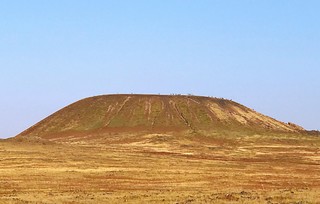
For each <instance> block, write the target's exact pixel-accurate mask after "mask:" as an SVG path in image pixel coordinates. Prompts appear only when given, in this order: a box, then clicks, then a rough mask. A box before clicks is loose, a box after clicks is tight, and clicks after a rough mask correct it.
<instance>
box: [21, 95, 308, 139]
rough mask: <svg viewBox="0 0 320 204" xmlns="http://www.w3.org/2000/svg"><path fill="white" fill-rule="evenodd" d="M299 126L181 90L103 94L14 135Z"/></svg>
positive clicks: (294, 128)
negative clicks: (180, 93) (171, 93)
mask: <svg viewBox="0 0 320 204" xmlns="http://www.w3.org/2000/svg"><path fill="white" fill-rule="evenodd" d="M229 129H230V130H231V129H232V130H242V129H250V130H257V131H283V132H298V131H302V130H303V129H302V128H300V127H298V126H295V125H292V124H287V123H283V122H280V121H277V120H275V119H272V118H270V117H268V116H265V115H262V114H260V113H258V112H255V111H254V110H252V109H249V108H247V107H245V106H243V105H241V104H238V103H236V102H233V101H230V100H225V99H218V98H210V97H200V96H183V95H103V96H96V97H90V98H86V99H83V100H80V101H78V102H75V103H73V104H71V105H69V106H67V107H65V108H63V109H61V110H59V111H58V112H56V113H54V114H52V115H51V116H49V117H47V118H46V119H44V120H42V121H40V122H39V123H37V124H36V125H34V126H32V127H31V128H29V129H27V130H26V131H24V132H22V133H20V134H19V136H38V137H53V136H57V135H61V134H63V135H68V134H75V133H84V132H87V133H88V132H95V131H103V132H118V133H119V132H142V131H147V132H169V131H170V132H176V131H177V132H178V131H192V132H195V131H213V130H214V131H219V130H229Z"/></svg>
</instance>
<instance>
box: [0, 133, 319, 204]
mask: <svg viewBox="0 0 320 204" xmlns="http://www.w3.org/2000/svg"><path fill="white" fill-rule="evenodd" d="M319 147H320V138H319V137H317V136H303V135H293V134H278V135H247V136H246V135H238V136H236V135H235V134H230V135H229V136H228V135H211V136H200V135H175V134H165V135H164V134H148V135H139V136H137V135H135V136H133V135H117V136H109V137H105V138H103V139H102V138H97V139H92V140H89V139H88V140H79V141H77V140H69V141H64V142H63V143H52V142H47V141H45V140H39V141H37V140H33V141H28V139H25V138H20V139H13V140H11V141H1V142H0V160H1V161H0V203H320V193H319V192H320V173H319V172H320V148H319Z"/></svg>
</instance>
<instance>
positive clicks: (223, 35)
mask: <svg viewBox="0 0 320 204" xmlns="http://www.w3.org/2000/svg"><path fill="white" fill-rule="evenodd" d="M319 10H320V1H317V0H314V1H312V0H307V1H303V0H299V1H297V0H259V1H255V0H241V1H240V0H233V1H231V0H208V1H206V0H192V1H191V0H153V1H150V0H144V1H142V0H136V1H134V0H127V1H125V0H119V1H118V0H113V1H108V0H94V1H89V0H86V1H84V0H67V1H66V0H52V1H43V0H27V1H26V0H2V1H0V77H1V78H0V91H1V99H0V137H2V138H5V137H9V136H14V135H16V134H17V133H19V132H21V131H22V130H24V129H26V128H27V127H29V126H31V125H33V124H34V123H36V122H38V121H39V120H41V119H43V118H44V117H46V116H48V115H49V114H51V113H53V112H55V111H57V110H58V109H60V108H62V107H64V106H66V105H68V104H69V103H72V102H74V101H76V100H79V99H81V98H84V97H88V96H94V95H100V94H110V93H161V94H170V93H181V94H188V93H192V94H195V95H209V96H217V97H224V98H228V99H232V100H234V101H237V102H240V103H242V104H244V105H246V106H249V107H251V108H253V109H255V110H257V111H259V112H261V113H263V114H266V115H269V116H271V117H274V118H276V119H279V120H282V121H285V122H287V121H291V122H295V123H297V124H300V125H302V126H303V127H305V128H307V129H320V116H319V115H320V107H319V104H320V90H319V88H320V80H319V76H320V12H319Z"/></svg>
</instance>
